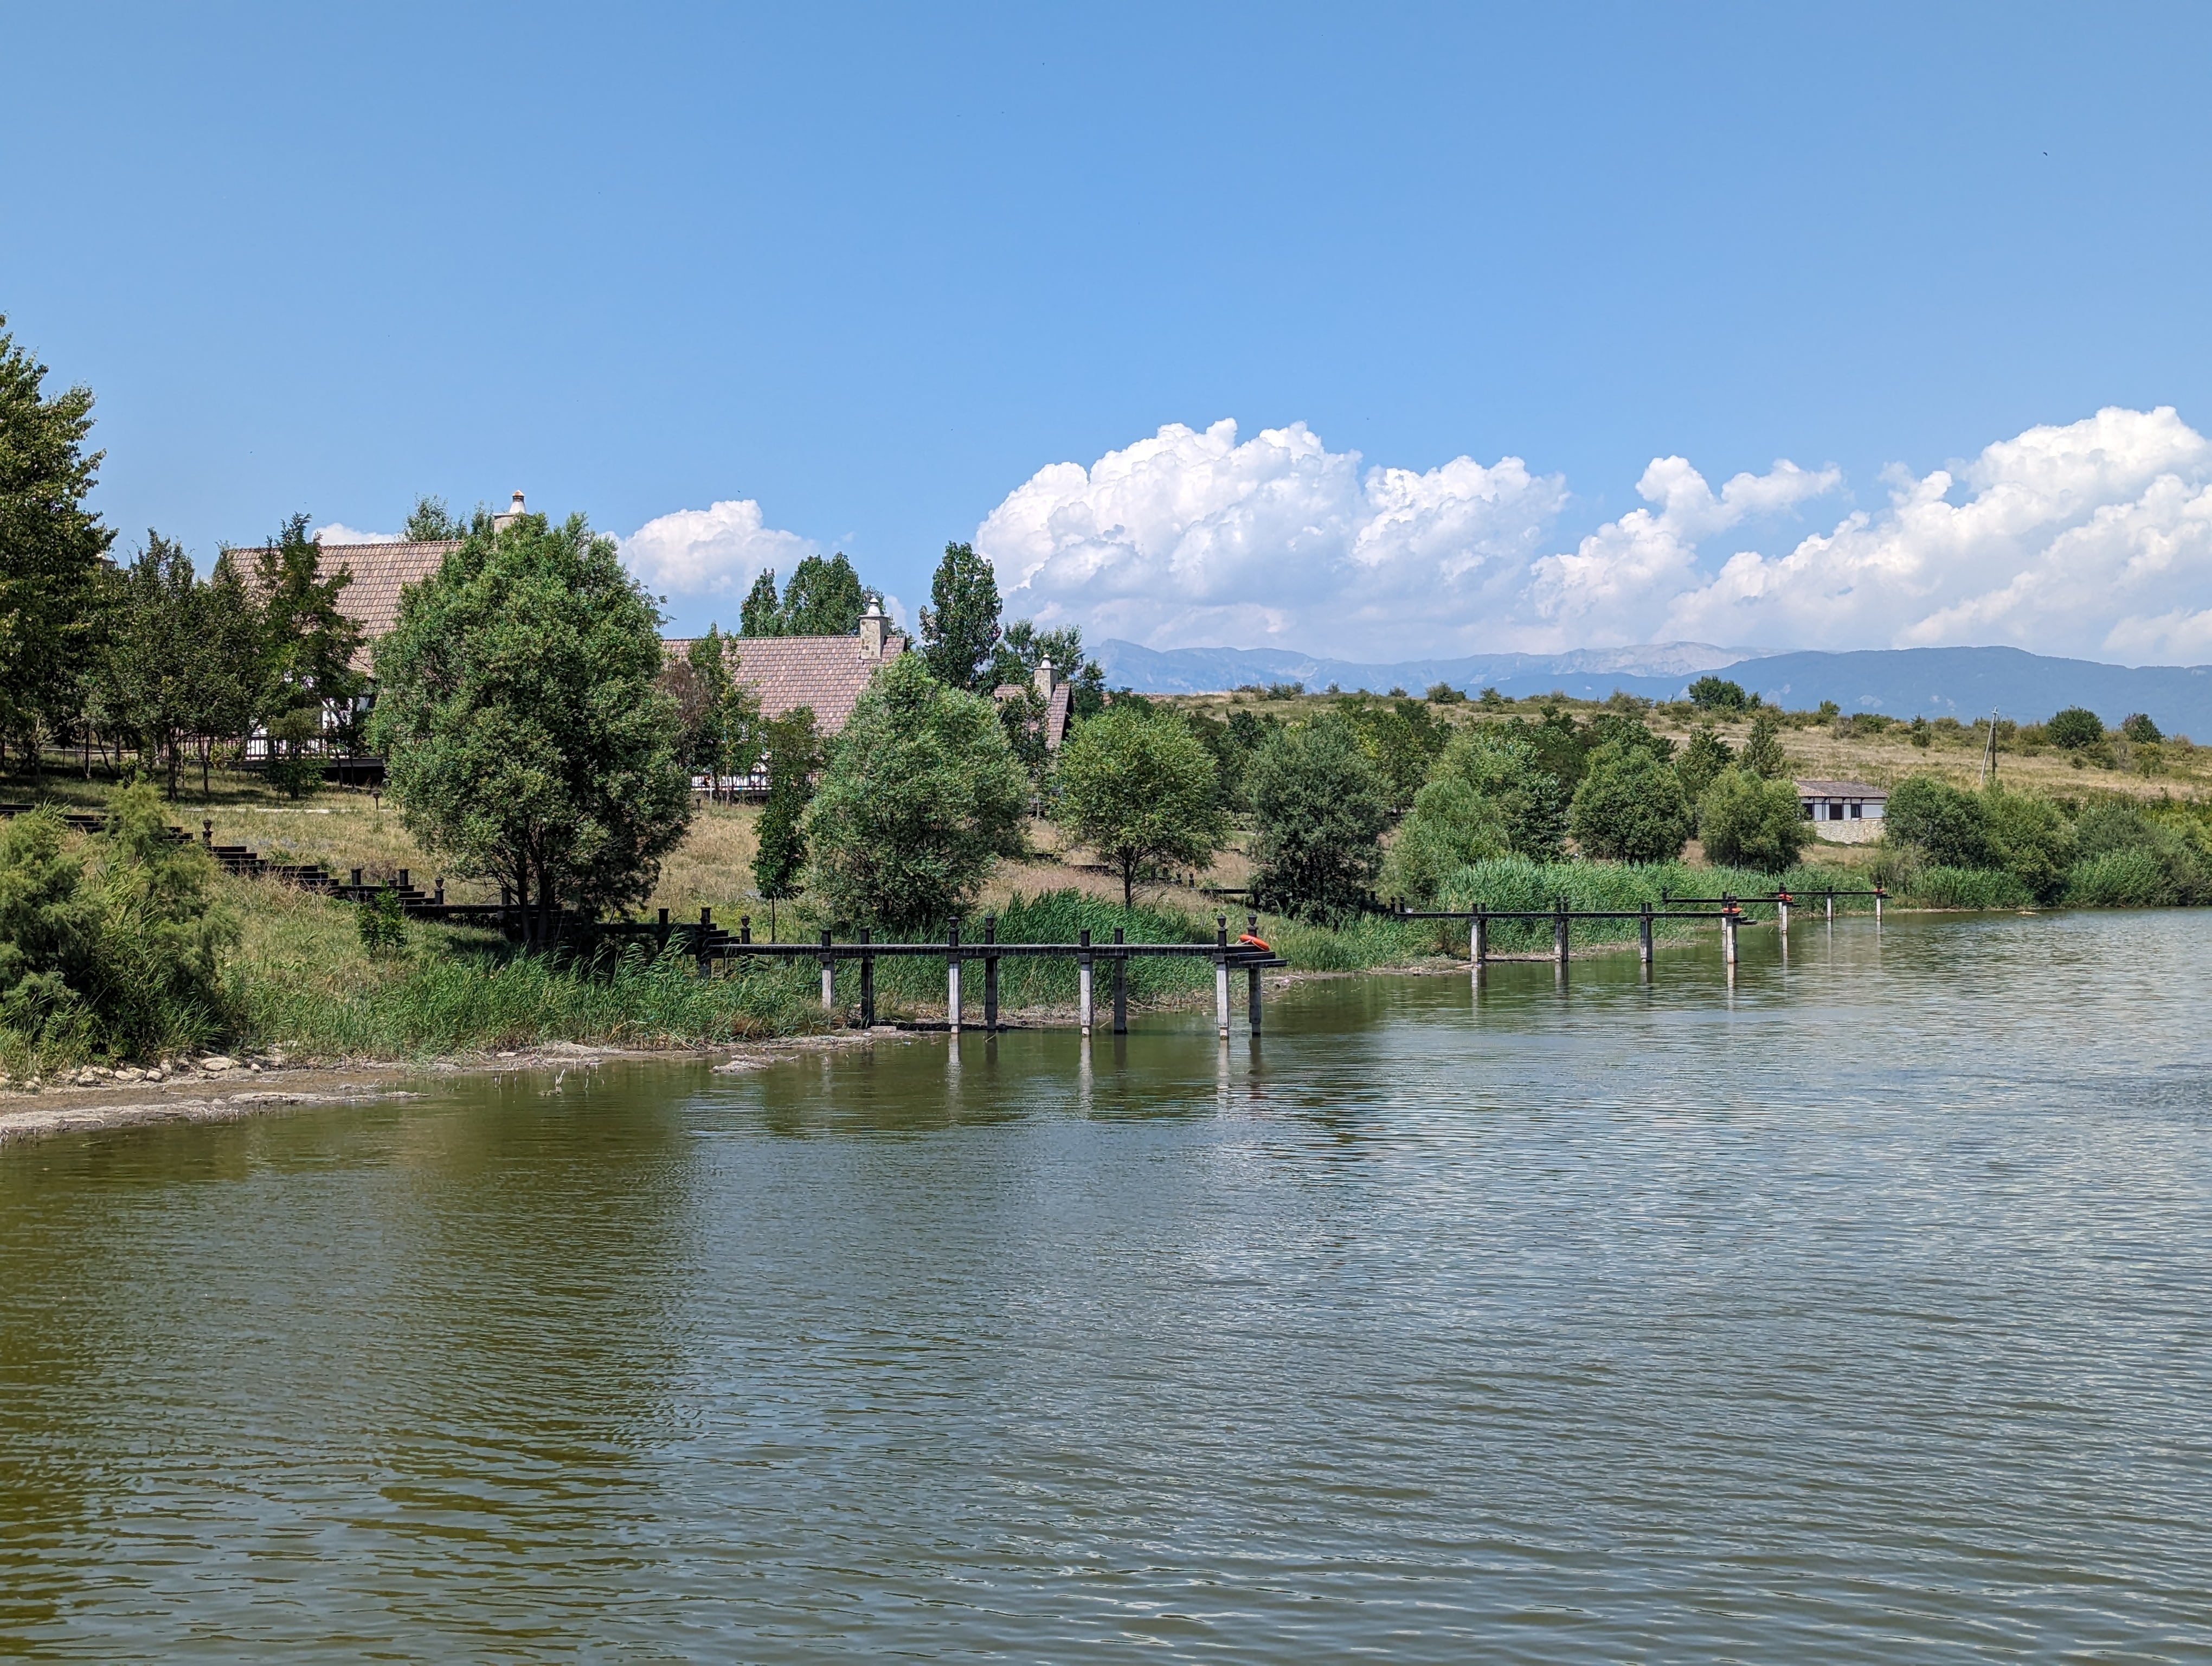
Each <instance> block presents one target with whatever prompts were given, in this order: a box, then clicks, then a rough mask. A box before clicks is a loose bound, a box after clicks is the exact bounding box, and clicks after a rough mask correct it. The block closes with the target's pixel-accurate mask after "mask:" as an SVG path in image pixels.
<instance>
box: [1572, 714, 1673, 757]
mask: <svg viewBox="0 0 2212 1666" xmlns="http://www.w3.org/2000/svg"><path fill="white" fill-rule="evenodd" d="M1580 733H1581V739H1582V746H1583V756H1584V757H1589V754H1590V753H1592V752H1595V751H1596V750H1597V749H1598V748H1599V747H1601V746H1602V745H1606V744H1607V743H1608V742H1610V741H1616V740H1617V741H1619V742H1620V744H1621V745H1624V746H1640V747H1642V748H1643V749H1644V751H1647V752H1649V753H1650V754H1651V756H1652V757H1656V758H1657V759H1658V760H1659V761H1660V762H1661V763H1673V762H1674V742H1673V741H1671V740H1669V739H1667V738H1666V737H1665V736H1664V735H1660V734H1654V733H1652V732H1651V726H1650V724H1649V723H1647V722H1645V721H1644V713H1643V712H1642V711H1641V710H1640V709H1630V710H1626V711H1603V712H1597V713H1595V714H1592V715H1591V717H1590V718H1589V721H1587V722H1585V723H1584V724H1583V726H1582V729H1581V732H1580Z"/></svg>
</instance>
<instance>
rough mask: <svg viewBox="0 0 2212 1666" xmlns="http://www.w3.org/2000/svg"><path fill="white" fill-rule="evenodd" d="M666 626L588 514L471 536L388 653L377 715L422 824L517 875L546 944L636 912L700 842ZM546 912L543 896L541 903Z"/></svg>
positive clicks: (533, 934) (538, 936)
mask: <svg viewBox="0 0 2212 1666" xmlns="http://www.w3.org/2000/svg"><path fill="white" fill-rule="evenodd" d="M659 625H660V619H659V614H658V612H657V611H655V609H654V607H653V602H652V600H651V599H649V598H648V597H647V595H646V594H645V593H644V592H643V591H642V590H641V589H640V588H639V587H638V586H637V585H636V584H635V582H634V581H632V580H631V579H630V577H629V575H628V574H626V573H625V572H624V571H623V567H622V563H621V561H620V560H619V559H618V558H617V555H616V551H615V543H614V540H613V539H612V538H604V537H597V536H594V535H593V534H592V531H591V529H590V527H589V526H586V524H585V520H584V518H583V517H582V516H581V515H572V516H571V517H570V518H569V519H568V521H567V522H566V523H565V524H564V525H562V526H552V525H551V524H550V523H549V522H548V520H546V518H545V517H544V515H542V514H530V515H525V516H523V517H522V518H521V519H520V520H517V521H515V522H513V524H512V525H510V526H507V528H505V529H504V530H503V531H501V532H493V531H492V530H491V528H490V527H489V525H482V526H473V527H471V530H470V532H469V535H468V537H467V538H465V539H463V540H462V542H461V544H460V547H459V548H458V549H457V550H454V551H453V553H452V554H451V555H449V556H447V557H446V560H445V563H444V565H443V566H442V567H441V568H440V569H439V570H438V572H437V574H436V575H435V576H434V577H432V578H430V579H429V580H428V581H425V582H423V583H422V584H420V585H416V586H415V587H412V588H410V590H409V591H408V592H407V593H406V595H405V598H404V600H403V601H402V602H401V604H400V609H399V620H398V624H397V625H395V626H394V627H393V629H392V634H391V635H388V636H386V638H385V639H384V640H383V641H381V642H380V643H379V644H378V645H377V648H376V669H377V675H378V678H379V682H380V689H379V693H378V697H377V703H376V711H375V714H374V721H373V723H372V726H371V727H372V732H373V735H374V744H375V745H377V746H378V748H379V749H380V751H383V752H384V754H385V757H386V769H387V772H388V775H389V780H390V783H391V786H390V790H391V793H392V796H393V797H394V798H395V799H397V800H398V803H399V807H400V814H401V818H402V819H403V820H404V822H405V824H406V825H407V828H408V830H409V831H410V832H412V833H413V834H414V835H415V836H416V838H417V839H418V840H420V841H421V842H422V844H423V845H424V847H425V848H427V849H429V850H432V851H434V852H436V853H439V854H442V855H444V856H446V857H447V858H448V859H449V860H451V862H452V864H453V867H454V868H455V869H456V870H457V871H459V872H461V873H472V874H479V875H482V876H483V877H485V878H487V879H496V880H500V881H501V882H503V883H505V884H506V885H507V886H508V887H510V889H511V890H512V891H513V894H514V897H515V898H516V900H517V902H518V903H520V904H521V905H522V906H523V907H524V909H526V910H527V912H526V916H525V917H526V922H527V924H526V933H527V935H528V937H529V939H530V941H531V942H532V943H533V944H538V943H543V942H544V941H545V940H547V939H548V938H549V937H551V936H556V935H557V933H558V928H559V922H560V919H561V912H560V911H561V910H562V909H564V908H566V909H575V910H577V911H578V912H580V913H581V914H584V915H587V916H596V915H600V914H604V913H606V912H608V911H611V910H615V909H626V908H628V907H629V906H631V905H632V904H634V903H636V902H638V901H639V900H641V898H643V897H645V896H646V895H647V893H648V892H650V891H651V890H652V889H653V883H654V881H655V880H656V879H658V877H659V870H660V859H661V858H662V857H663V856H665V854H667V853H668V852H669V851H670V850H671V849H673V848H675V846H676V844H677V842H678V841H679V840H680V839H682V837H683V836H684V827H685V825H686V824H687V823H688V821H689V820H690V815H691V793H690V781H689V779H688V778H687V776H686V775H685V772H684V766H683V763H682V762H681V760H680V759H679V758H678V756H677V745H678V739H679V736H678V729H677V720H676V713H675V711H674V709H673V708H672V706H671V702H669V700H668V698H667V697H666V696H665V695H664V694H662V693H661V692H660V691H659V690H658V689H657V688H656V686H655V681H656V678H658V677H659V672H660V668H661V656H660V630H659ZM533 905H534V906H533Z"/></svg>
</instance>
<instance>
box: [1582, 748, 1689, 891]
mask: <svg viewBox="0 0 2212 1666" xmlns="http://www.w3.org/2000/svg"><path fill="white" fill-rule="evenodd" d="M1567 825H1568V827H1569V828H1570V829H1571V830H1572V832H1573V833H1574V836H1575V842H1576V844H1577V845H1578V846H1579V847H1580V848H1581V849H1582V853H1583V855H1585V856H1595V857H1601V858H1609V859H1611V860H1615V861H1622V862H1663V861H1671V860H1674V858H1676V857H1678V856H1680V854H1682V847H1683V846H1684V845H1685V844H1686V843H1687V842H1689V837H1690V803H1689V800H1687V799H1686V798H1685V797H1683V795H1682V783H1681V782H1680V781H1679V780H1678V779H1676V777H1675V775H1674V770H1672V769H1669V768H1668V766H1667V765H1666V764H1665V763H1662V762H1661V761H1660V760H1659V758H1658V757H1656V756H1655V755H1654V754H1653V753H1652V752H1651V751H1650V750H1649V749H1648V748H1646V747H1643V746H1638V745H1632V744H1631V743H1629V742H1626V741H1620V740H1614V741H1608V742H1607V743H1606V744H1605V745H1602V746H1601V747H1599V748H1598V749H1597V750H1596V751H1594V752H1592V753H1591V754H1590V757H1589V767H1588V768H1587V769H1584V770H1583V780H1582V785H1581V786H1579V787H1576V788H1575V796H1574V801H1573V803H1572V804H1571V805H1570V806H1568V810H1567Z"/></svg>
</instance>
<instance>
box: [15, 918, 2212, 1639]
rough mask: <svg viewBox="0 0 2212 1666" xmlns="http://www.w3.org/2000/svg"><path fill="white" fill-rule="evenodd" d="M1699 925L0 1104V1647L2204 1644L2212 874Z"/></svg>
mask: <svg viewBox="0 0 2212 1666" xmlns="http://www.w3.org/2000/svg"><path fill="white" fill-rule="evenodd" d="M1745 943H1746V964H1745V965H1744V967H1743V969H1742V971H1741V976H1740V977H1739V979H1738V981H1737V984H1736V987H1735V990H1734V992H1733V994H1731V993H1730V992H1729V990H1728V988H1726V986H1725V985H1724V983H1723V980H1722V978H1721V975H1720V968H1719V965H1718V963H1717V955H1715V954H1714V953H1713V952H1711V950H1710V949H1704V950H1699V949H1694V948H1680V949H1675V950H1671V951H1668V950H1662V955H1661V960H1660V965H1659V969H1658V976H1657V978H1656V982H1654V983H1653V984H1652V986H1651V987H1650V988H1645V987H1644V986H1643V985H1642V984H1641V983H1640V982H1639V981H1638V976H1637V969H1636V965H1635V962H1634V959H1633V958H1632V957H1630V958H1604V959H1601V958H1586V959H1582V960H1578V961H1577V963H1576V965H1575V968H1574V975H1573V978H1572V981H1571V984H1570V985H1569V987H1568V988H1565V990H1560V989H1558V988H1555V987H1554V985H1553V976H1552V971H1551V969H1550V968H1549V967H1548V966H1545V965H1529V966H1501V967H1499V968H1497V969H1496V970H1494V971H1493V973H1492V981H1491V982H1490V984H1489V985H1488V987H1487V988H1486V989H1485V990H1484V992H1483V993H1482V994H1481V996H1480V1000H1479V1001H1477V1000H1474V999H1472V998H1471V996H1470V991H1469V988H1468V983H1467V982H1466V980H1465V979H1464V978H1463V977H1422V978H1414V977H1401V978H1389V979H1376V980H1365V981H1339V982H1322V983H1316V984H1311V985H1308V986H1305V987H1304V988H1300V989H1297V990H1296V991H1290V992H1285V994H1284V995H1282V996H1281V997H1279V998H1277V999H1275V1000H1273V1003H1272V1005H1271V1007H1270V1012H1269V1018H1270V1020H1271V1029H1270V1031H1269V1033H1268V1035H1267V1037H1266V1038H1265V1041H1264V1042H1263V1043H1261V1044H1260V1045H1258V1046H1256V1047H1255V1045H1254V1044H1253V1043H1250V1041H1249V1039H1248V1038H1247V1037H1245V1036H1244V1035H1243V1033H1242V1032H1241V1031H1240V1032H1239V1034H1238V1036H1237V1039H1236V1041H1235V1042H1234V1043H1232V1044H1231V1045H1230V1046H1229V1047H1227V1048H1226V1049H1223V1048H1220V1047H1218V1045H1217V1043H1215V1041H1214V1039H1213V1037H1212V1035H1211V1033H1210V1030H1209V1028H1208V1026H1207V1024H1206V1016H1205V1015H1200V1016H1199V1017H1197V1018H1190V1017H1185V1016H1181V1015H1178V1016H1175V1017H1170V1018H1157V1017H1154V1018H1139V1020H1138V1025H1139V1033H1137V1034H1135V1035H1133V1036H1131V1037H1128V1038H1127V1041H1126V1042H1125V1043H1115V1042H1114V1041H1113V1040H1111V1039H1110V1038H1105V1037H1102V1038H1101V1039H1100V1040H1098V1041H1097V1043H1094V1045H1093V1048H1092V1049H1091V1054H1090V1055H1089V1058H1088V1061H1087V1062H1086V1061H1085V1057H1084V1055H1083V1052H1082V1049H1081V1047H1080V1045H1079V1042H1078V1041H1077V1039H1076V1038H1075V1037H1073V1036H1070V1035H1066V1034H1050V1033H1035V1034H1022V1035H1012V1036H1008V1037H1003V1038H1001V1039H1000V1040H999V1041H998V1042H997V1043H995V1044H994V1043H987V1042H986V1041H985V1040H984V1039H983V1038H982V1037H975V1036H971V1037H966V1038H965V1039H963V1043H961V1045H960V1047H959V1049H958V1050H957V1054H954V1053H951V1051H949V1050H948V1047H947V1044H946V1042H945V1038H944V1037H928V1038H923V1039H919V1040H914V1041H908V1042H902V1043H887V1044H882V1045H878V1046H876V1047H874V1048H872V1049H860V1050H854V1051H850V1052H844V1053H839V1054H836V1055H829V1056H811V1057H805V1058H802V1059H799V1060H797V1061H792V1062H788V1063H785V1064H781V1065H779V1066H777V1067H774V1068H772V1069H769V1070H766V1071H763V1072H760V1073H756V1074H753V1075H750V1076H745V1077H739V1078H731V1077H725V1076H714V1075H712V1074H710V1073H708V1071H707V1070H706V1069H705V1068H704V1067H695V1066H691V1065H688V1064H668V1065H653V1066H641V1067H629V1066H625V1067H620V1068H616V1069H605V1070H599V1071H596V1072H581V1071H571V1072H569V1073H568V1074H567V1075H566V1076H565V1077H564V1078H562V1077H556V1075H554V1074H552V1073H546V1074H530V1075H518V1076H512V1077H508V1078H506V1079H497V1080H483V1081H471V1082H465V1083H459V1084H454V1083H444V1084H435V1085H430V1086H429V1087H428V1091H427V1097H424V1098H422V1099H420V1100H417V1101H415V1102H413V1103H410V1104H390V1105H380V1106H376V1107H374V1108H371V1109H368V1110H361V1109H354V1110H313V1111H307V1112H303V1113H301V1114H297V1115H293V1116H278V1117H271V1118H269V1119H266V1120H264V1121H259V1122H250V1123H240V1124H234V1125H231V1126H228V1127H216V1128H172V1129H160V1130H139V1131H135V1132H131V1133H127V1134H115V1135H108V1136H103V1137H98V1138H88V1139H78V1140H62V1141H51V1142H47V1143H45V1144H41V1145H36V1146H27V1147H18V1148H14V1149H12V1150H9V1151H7V1152H0V1654H9V1653H17V1654H28V1655H35V1656H41V1657H62V1658H82V1659H100V1660H125V1659H130V1660H140V1659H149V1660H150V1659H165V1660H166V1659H176V1658H179V1657H204V1658H210V1659H232V1658H237V1657H264V1658H283V1659H297V1658H314V1657H330V1658H340V1659H349V1660H350V1659H356V1658H367V1657H376V1658H382V1659H404V1660H468V1661H473V1660H501V1661H504V1660H556V1659H572V1658H586V1659H597V1660H629V1659H636V1660H662V1659H689V1660H703V1661H725V1660H727V1661H770V1662H773V1661H787V1660H830V1659H839V1658H848V1657H856V1656H860V1655H862V1654H871V1655H886V1656H894V1657H913V1658H945V1659H961V1660H969V1659H1009V1660H1050V1661H1084V1660H1109V1659H1110V1660H1123V1659H1129V1660H1138V1659H1144V1660H1161V1661H1170V1660H1184V1659H1189V1660H1224V1661H1311V1660H1316V1659H1322V1658H1325V1657H1334V1656H1340V1655H1350V1654H1354V1653H1364V1654H1368V1655H1371V1656H1374V1657H1381V1658H1389V1659H1393V1660H1404V1661H1454V1662H1465V1661H1474V1660H1482V1661H1513V1660H1528V1661H1577V1662H1579V1661H1612V1660H1683V1661H1692V1660H1695V1661H1703V1660H1713V1659H1736V1660H1759V1661H1789V1662H1802V1661H1808V1660H1820V1661H1861V1660H1863V1661H1876V1660H1879V1661H1883V1662H1898V1661H1947V1660H2008V1659H2036V1660H2057V1659H2082V1660H2088V1659H2096V1660H2136V1659H2142V1660H2204V1659H2212V1039H2208V1036H2207V1031H2206V1026H2205V1022H2204V1004H2203V1003H2204V997H2205V993H2206V990H2207V987H2208V982H2212V916H2206V915H2185V914H2151V915H2055V916H2044V917H2039V918H2019V917H2013V916H2002V917H1990V918H1986V919H1979V920H1956V919H1954V920H1943V921H1921V920H1911V919H1907V920H1899V919H1897V918H1895V917H1893V918H1892V920H1891V921H1890V923H1889V925H1888V927H1887V929H1886V931H1885V932H1883V933H1881V935H1880V936H1879V937H1878V936H1877V935H1876V933H1875V928H1874V927H1873V926H1872V925H1871V923H1869V922H1863V921H1852V922H1850V924H1848V925H1838V926H1837V927H1833V928H1832V929H1830V928H1827V927H1823V926H1821V925H1820V924H1818V923H1817V922H1815V923H1814V924H1811V925H1807V924H1806V923H1804V922H1803V921H1802V920H1801V921H1800V923H1799V924H1798V926H1797V927H1796V935H1795V940H1794V943H1793V945H1792V951H1791V954H1790V960H1789V964H1787V966H1786V968H1785V967H1784V965H1783V964H1781V963H1780V962H1779V961H1778V958H1777V955H1776V948H1775V944H1774V940H1773V937H1772V933H1771V931H1760V932H1752V933H1747V934H1746V939H1745ZM1239 1017H1240V1022H1241V1013H1240V1015H1239Z"/></svg>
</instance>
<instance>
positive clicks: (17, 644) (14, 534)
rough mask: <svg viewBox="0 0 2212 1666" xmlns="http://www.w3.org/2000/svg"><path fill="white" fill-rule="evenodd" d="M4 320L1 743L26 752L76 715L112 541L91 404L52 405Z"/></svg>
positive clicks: (34, 758)
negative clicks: (100, 502) (92, 447)
mask: <svg viewBox="0 0 2212 1666" xmlns="http://www.w3.org/2000/svg"><path fill="white" fill-rule="evenodd" d="M7 324H8V319H7V317H6V315H5V314H0V739H17V740H20V741H21V742H23V743H24V744H25V746H26V749H27V751H29V752H30V754H31V767H32V769H33V771H35V770H36V769H38V767H39V747H38V738H39V736H40V733H41V731H42V730H51V729H56V728H58V727H61V726H62V725H63V724H64V723H66V722H68V721H70V719H71V718H73V717H74V716H75V714H76V712H77V710H78V708H79V706H80V703H81V695H82V678H83V675H84V673H85V672H87V671H88V670H89V669H90V667H91V666H92V665H93V663H94V657H95V656H94V651H93V650H94V639H95V635H96V632H97V629H98V626H99V619H98V602H99V600H100V594H101V590H102V584H101V578H100V574H101V568H102V563H101V559H100V558H101V557H102V556H104V555H106V552H107V548H108V545H109V544H112V543H113V542H114V539H115V534H114V533H113V532H110V531H108V530H107V529H106V527H104V526H101V525H100V519H99V517H98V516H97V515H95V514H93V513H92V512H91V511H90V510H89V509H88V508H86V507H85V499H86V498H87V497H88V496H89V495H90V494H91V491H92V488H93V485H94V477H95V476H96V475H97V474H98V473H99V471H100V459H101V457H102V455H103V453H100V452H87V451H86V450H85V448H84V442H85V439H86V437H87V436H88V435H89V434H90V433H91V432H92V392H91V390H90V389H89V388H85V387H72V388H70V390H69V391H68V392H64V393H58V394H56V395H55V396H53V397H52V398H47V397H46V393H45V391H44V388H45V380H46V366H44V365H42V364H40V363H39V362H37V361H36V360H34V359H33V358H32V357H31V356H30V355H29V354H27V353H26V352H24V351H23V350H21V348H19V347H18V346H17V345H16V344H15V337H14V336H12V335H11V334H9V331H8V328H7Z"/></svg>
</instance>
